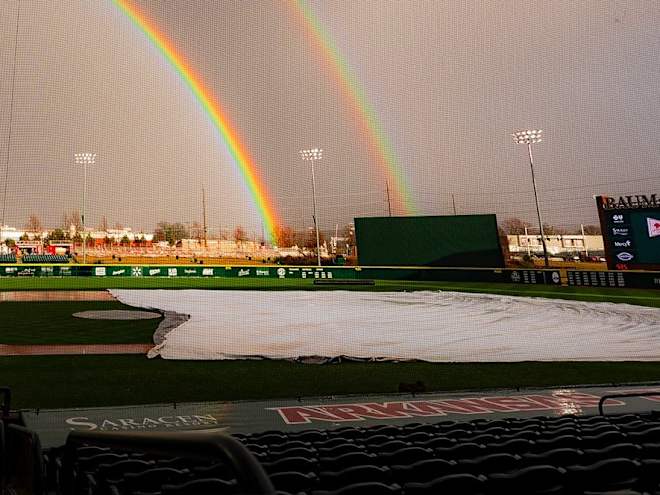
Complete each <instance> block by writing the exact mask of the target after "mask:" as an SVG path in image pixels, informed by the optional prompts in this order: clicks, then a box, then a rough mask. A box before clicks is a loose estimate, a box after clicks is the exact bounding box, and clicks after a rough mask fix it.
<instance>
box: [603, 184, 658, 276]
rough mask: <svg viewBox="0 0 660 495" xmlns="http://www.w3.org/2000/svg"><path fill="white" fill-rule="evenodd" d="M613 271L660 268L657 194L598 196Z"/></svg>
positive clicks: (606, 249) (608, 263) (609, 262)
mask: <svg viewBox="0 0 660 495" xmlns="http://www.w3.org/2000/svg"><path fill="white" fill-rule="evenodd" d="M596 204H597V207H598V216H599V217H600V225H601V230H602V233H603V242H604V244H605V257H606V258H607V267H608V268H609V269H610V270H660V200H658V198H657V195H656V194H650V195H646V194H638V195H634V196H620V197H618V198H611V197H608V196H596Z"/></svg>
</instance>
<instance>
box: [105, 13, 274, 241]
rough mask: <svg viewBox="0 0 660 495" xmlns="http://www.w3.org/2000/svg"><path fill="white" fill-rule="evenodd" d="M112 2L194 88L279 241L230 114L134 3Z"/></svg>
mask: <svg viewBox="0 0 660 495" xmlns="http://www.w3.org/2000/svg"><path fill="white" fill-rule="evenodd" d="M112 2H113V3H114V4H115V5H116V6H117V7H118V8H119V9H120V10H121V11H122V12H123V13H124V14H126V16H127V17H128V18H129V19H130V20H131V21H132V22H133V24H135V26H137V27H138V29H140V31H142V32H143V33H144V34H145V35H146V36H147V38H148V39H149V41H150V42H151V43H152V44H153V45H154V46H155V47H157V48H158V50H159V51H160V52H161V53H162V55H163V57H164V58H165V60H167V62H168V63H169V64H170V65H171V66H172V67H173V68H174V70H175V71H176V72H177V74H178V75H179V76H180V77H181V79H182V81H184V82H185V84H186V85H187V86H188V88H190V91H192V94H193V95H194V97H195V99H196V100H197V101H198V102H199V104H200V105H201V107H202V108H203V109H204V111H205V112H206V114H207V116H208V118H209V120H210V121H211V122H212V123H213V125H214V127H215V128H216V129H217V131H218V133H219V134H220V137H221V138H222V140H223V141H224V142H225V144H226V146H227V149H228V150H229V153H230V155H231V157H232V159H233V161H234V164H235V165H236V166H237V168H238V170H239V171H240V173H241V175H242V177H243V180H244V183H245V184H246V186H247V188H248V190H249V192H250V195H251V196H252V200H253V202H254V204H255V206H256V208H257V210H258V212H259V214H260V215H261V217H262V219H263V224H264V230H265V234H266V236H267V237H269V239H270V240H271V241H274V240H276V231H277V229H278V227H279V222H278V218H277V215H276V213H275V210H274V208H273V204H272V201H271V199H270V196H269V194H268V190H267V188H266V185H265V184H264V182H263V180H262V179H261V177H260V176H259V173H258V170H257V166H256V164H255V163H254V160H253V159H252V157H251V156H250V153H249V152H248V150H247V148H246V147H245V144H244V143H243V142H242V141H241V138H240V136H239V135H238V132H237V131H236V129H235V128H233V127H232V125H231V122H230V121H229V118H228V117H227V114H226V112H225V111H224V110H223V109H222V107H221V106H220V104H219V103H218V101H217V100H216V98H215V97H214V96H213V93H212V92H211V90H209V88H207V87H205V86H204V83H203V81H202V78H201V77H200V76H199V75H198V74H196V73H195V71H193V69H192V68H191V67H190V65H189V64H188V63H187V62H186V60H185V59H184V57H183V55H182V54H181V53H179V52H178V51H177V50H176V48H174V46H173V45H172V43H171V42H170V41H169V40H168V39H167V38H166V37H165V35H164V34H163V33H162V32H160V31H159V30H158V28H157V27H156V25H155V24H154V23H153V22H152V21H150V20H149V19H148V18H147V17H146V15H145V14H144V13H143V12H141V11H140V10H139V9H138V8H137V7H136V6H135V5H133V4H132V3H131V2H130V0H112Z"/></svg>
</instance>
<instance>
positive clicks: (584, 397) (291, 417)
mask: <svg viewBox="0 0 660 495" xmlns="http://www.w3.org/2000/svg"><path fill="white" fill-rule="evenodd" d="M599 400H600V397H599V396H598V395H592V394H587V393H580V392H571V391H557V392H554V393H552V394H550V395H546V394H530V395H516V396H496V397H466V398H457V399H442V400H416V401H396V402H365V403H356V404H354V403H351V404H324V405H315V406H288V407H272V408H268V410H271V411H276V412H277V413H278V414H279V415H280V417H281V418H282V420H283V421H284V422H285V423H286V424H290V425H291V424H309V423H312V422H321V423H335V422H348V421H365V420H373V419H397V418H414V417H433V416H447V415H449V414H460V415H469V414H480V415H482V414H492V413H506V412H512V411H547V410H551V411H558V412H560V413H561V414H571V413H575V412H578V411H580V410H581V409H583V408H587V407H593V408H595V407H598V401H599ZM608 404H610V402H608ZM611 404H612V405H613V406H623V405H625V403H624V402H622V401H618V400H616V401H614V400H613V401H612V402H611Z"/></svg>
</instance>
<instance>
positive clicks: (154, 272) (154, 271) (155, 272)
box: [149, 268, 160, 275]
mask: <svg viewBox="0 0 660 495" xmlns="http://www.w3.org/2000/svg"><path fill="white" fill-rule="evenodd" d="M158 274H160V268H150V269H149V275H158Z"/></svg>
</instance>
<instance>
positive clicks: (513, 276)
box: [511, 272, 520, 282]
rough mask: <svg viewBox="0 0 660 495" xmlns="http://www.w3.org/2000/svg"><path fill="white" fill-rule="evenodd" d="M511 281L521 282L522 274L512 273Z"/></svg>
mask: <svg viewBox="0 0 660 495" xmlns="http://www.w3.org/2000/svg"><path fill="white" fill-rule="evenodd" d="M511 281H512V282H520V273H518V272H511Z"/></svg>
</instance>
